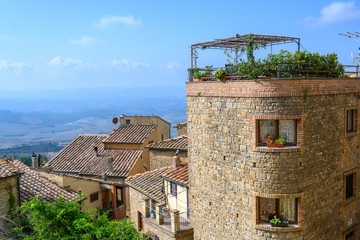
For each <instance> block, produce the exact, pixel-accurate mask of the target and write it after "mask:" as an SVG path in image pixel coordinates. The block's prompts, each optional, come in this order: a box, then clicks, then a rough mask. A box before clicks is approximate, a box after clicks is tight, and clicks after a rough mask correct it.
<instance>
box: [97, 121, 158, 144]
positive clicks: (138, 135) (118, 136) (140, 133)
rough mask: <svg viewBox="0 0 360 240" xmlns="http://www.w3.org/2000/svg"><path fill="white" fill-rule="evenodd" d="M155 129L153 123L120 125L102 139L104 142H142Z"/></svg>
mask: <svg viewBox="0 0 360 240" xmlns="http://www.w3.org/2000/svg"><path fill="white" fill-rule="evenodd" d="M155 129H156V126H153V125H120V126H119V127H117V128H115V129H114V130H113V131H112V132H111V133H110V134H109V135H108V136H107V137H106V138H105V139H104V140H103V142H104V143H138V144H142V143H144V141H145V139H146V138H147V137H149V135H150V134H151V133H152V132H153V131H154V130H155Z"/></svg>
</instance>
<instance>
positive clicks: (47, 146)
mask: <svg viewBox="0 0 360 240" xmlns="http://www.w3.org/2000/svg"><path fill="white" fill-rule="evenodd" d="M66 144H67V143H66V142H62V143H59V142H37V143H32V144H22V145H18V146H15V147H11V148H6V149H1V152H0V157H2V158H6V157H11V156H14V157H15V158H17V159H19V158H20V157H22V156H26V157H31V156H32V153H36V154H39V153H40V154H46V155H47V156H49V157H51V156H52V155H55V154H56V153H57V152H59V151H60V150H61V149H63V148H64V147H65V146H66Z"/></svg>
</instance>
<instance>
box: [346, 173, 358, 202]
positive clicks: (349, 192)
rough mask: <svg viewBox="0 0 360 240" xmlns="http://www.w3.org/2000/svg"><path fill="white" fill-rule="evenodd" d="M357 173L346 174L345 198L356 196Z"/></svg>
mask: <svg viewBox="0 0 360 240" xmlns="http://www.w3.org/2000/svg"><path fill="white" fill-rule="evenodd" d="M355 183H356V173H354V172H353V173H351V174H347V175H345V200H349V199H351V198H353V197H355V193H356V191H355V187H356V184H355Z"/></svg>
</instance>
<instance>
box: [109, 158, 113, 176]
mask: <svg viewBox="0 0 360 240" xmlns="http://www.w3.org/2000/svg"><path fill="white" fill-rule="evenodd" d="M108 166H109V172H112V171H113V158H112V157H108Z"/></svg>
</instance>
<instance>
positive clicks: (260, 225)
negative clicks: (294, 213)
mask: <svg viewBox="0 0 360 240" xmlns="http://www.w3.org/2000/svg"><path fill="white" fill-rule="evenodd" d="M255 228H256V229H260V230H264V231H269V232H297V231H302V230H303V227H302V226H301V225H299V224H289V226H288V227H272V226H271V224H269V223H257V224H256V225H255Z"/></svg>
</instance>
